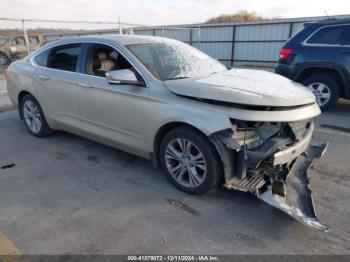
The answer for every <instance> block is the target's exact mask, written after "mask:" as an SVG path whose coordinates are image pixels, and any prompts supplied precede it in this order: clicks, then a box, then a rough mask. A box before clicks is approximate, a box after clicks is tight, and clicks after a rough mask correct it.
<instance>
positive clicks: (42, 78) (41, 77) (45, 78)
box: [38, 75, 50, 81]
mask: <svg viewBox="0 0 350 262" xmlns="http://www.w3.org/2000/svg"><path fill="white" fill-rule="evenodd" d="M38 77H39V79H40V80H44V81H46V80H49V79H50V78H49V77H48V76H47V75H39V76H38Z"/></svg>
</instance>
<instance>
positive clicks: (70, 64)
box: [47, 44, 80, 72]
mask: <svg viewBox="0 0 350 262" xmlns="http://www.w3.org/2000/svg"><path fill="white" fill-rule="evenodd" d="M79 52H80V44H74V45H64V46H60V47H57V48H53V49H52V51H51V52H50V55H49V59H48V63H47V67H49V68H55V69H60V70H64V71H71V72H75V71H76V68H77V63H78V57H79Z"/></svg>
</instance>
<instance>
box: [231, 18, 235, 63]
mask: <svg viewBox="0 0 350 262" xmlns="http://www.w3.org/2000/svg"><path fill="white" fill-rule="evenodd" d="M235 40H236V25H233V26H232V46H231V67H233V65H234V60H235Z"/></svg>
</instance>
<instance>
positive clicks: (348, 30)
mask: <svg viewBox="0 0 350 262" xmlns="http://www.w3.org/2000/svg"><path fill="white" fill-rule="evenodd" d="M344 35H346V38H345V39H344V42H343V44H344V45H350V25H348V26H346V27H345V28H344Z"/></svg>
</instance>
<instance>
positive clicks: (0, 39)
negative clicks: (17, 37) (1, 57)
mask: <svg viewBox="0 0 350 262" xmlns="http://www.w3.org/2000/svg"><path fill="white" fill-rule="evenodd" d="M8 40H9V39H8V38H7V37H0V45H4V44H6V43H7V41H8Z"/></svg>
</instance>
